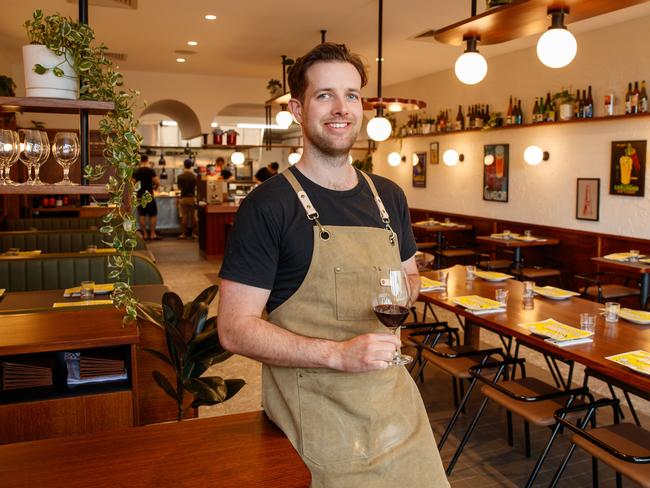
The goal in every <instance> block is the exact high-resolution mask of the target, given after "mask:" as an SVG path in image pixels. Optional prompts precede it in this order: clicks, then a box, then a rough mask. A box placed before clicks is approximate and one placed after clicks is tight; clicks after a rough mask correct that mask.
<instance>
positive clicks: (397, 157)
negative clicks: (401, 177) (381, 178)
mask: <svg viewBox="0 0 650 488" xmlns="http://www.w3.org/2000/svg"><path fill="white" fill-rule="evenodd" d="M403 159H404V161H406V158H403ZM401 162H402V155H401V154H400V153H398V152H392V153H390V154H389V155H388V164H390V165H391V166H399V165H400V163H401Z"/></svg>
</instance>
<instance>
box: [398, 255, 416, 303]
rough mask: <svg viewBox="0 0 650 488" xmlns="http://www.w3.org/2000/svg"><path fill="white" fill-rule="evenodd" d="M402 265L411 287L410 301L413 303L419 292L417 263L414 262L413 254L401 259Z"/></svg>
mask: <svg viewBox="0 0 650 488" xmlns="http://www.w3.org/2000/svg"><path fill="white" fill-rule="evenodd" d="M402 266H403V267H404V271H405V272H406V276H407V277H408V280H409V285H410V287H411V303H415V302H416V301H417V299H418V295H419V294H420V273H419V271H418V265H417V264H416V262H415V255H413V256H411V257H410V258H409V259H407V260H406V261H402Z"/></svg>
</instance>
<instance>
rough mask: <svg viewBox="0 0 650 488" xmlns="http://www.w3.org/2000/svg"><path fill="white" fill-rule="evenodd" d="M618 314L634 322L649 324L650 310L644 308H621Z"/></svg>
mask: <svg viewBox="0 0 650 488" xmlns="http://www.w3.org/2000/svg"><path fill="white" fill-rule="evenodd" d="M618 314H619V316H621V317H622V318H624V319H625V320H629V321H630V322H634V323H635V324H650V312H646V311H645V310H633V309H631V308H622V309H621V310H620V311H619V313H618Z"/></svg>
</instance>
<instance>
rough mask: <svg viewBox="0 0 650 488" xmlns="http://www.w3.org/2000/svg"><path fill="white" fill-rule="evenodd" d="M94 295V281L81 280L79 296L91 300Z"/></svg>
mask: <svg viewBox="0 0 650 488" xmlns="http://www.w3.org/2000/svg"><path fill="white" fill-rule="evenodd" d="M94 296H95V282H94V281H82V282H81V289H80V291H79V297H80V298H81V299H82V300H92V299H93V298H94Z"/></svg>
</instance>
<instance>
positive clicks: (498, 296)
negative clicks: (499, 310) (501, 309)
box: [494, 288, 508, 306]
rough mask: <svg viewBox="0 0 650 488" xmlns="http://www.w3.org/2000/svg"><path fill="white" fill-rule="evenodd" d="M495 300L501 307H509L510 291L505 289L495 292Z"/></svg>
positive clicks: (498, 289)
mask: <svg viewBox="0 0 650 488" xmlns="http://www.w3.org/2000/svg"><path fill="white" fill-rule="evenodd" d="M494 298H495V300H496V301H497V302H499V303H500V304H501V305H503V306H506V305H508V290H506V289H505V288H497V289H496V290H494Z"/></svg>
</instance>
